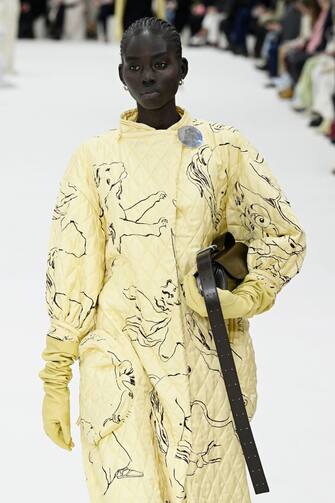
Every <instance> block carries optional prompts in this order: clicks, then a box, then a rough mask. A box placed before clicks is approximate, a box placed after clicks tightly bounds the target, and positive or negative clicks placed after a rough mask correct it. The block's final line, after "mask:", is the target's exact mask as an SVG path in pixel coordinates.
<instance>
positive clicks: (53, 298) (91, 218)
mask: <svg viewBox="0 0 335 503" xmlns="http://www.w3.org/2000/svg"><path fill="white" fill-rule="evenodd" d="M88 162H89V158H88V155H87V150H86V149H85V148H84V147H83V146H81V147H79V148H78V149H77V151H76V152H75V153H74V154H73V156H72V158H71V160H70V162H69V164H68V167H67V169H66V171H65V173H64V175H63V177H62V179H61V182H60V187H59V191H58V195H57V199H56V204H55V206H54V211H53V216H52V223H51V230H50V236H49V243H48V260H47V271H46V290H45V297H46V302H47V306H48V313H49V317H50V330H49V332H48V334H47V335H48V336H51V337H53V338H55V339H58V340H61V341H69V342H70V341H72V342H74V343H79V342H80V340H81V339H82V338H83V337H84V336H85V335H86V334H87V333H88V332H89V331H90V330H91V329H92V327H93V325H94V322H95V314H96V306H97V299H98V296H99V293H100V291H101V288H102V286H103V278H104V250H105V232H104V229H103V226H102V222H101V220H100V217H99V215H100V206H99V198H98V194H97V191H96V187H95V185H94V180H93V178H92V176H91V174H90V171H89V169H88Z"/></svg>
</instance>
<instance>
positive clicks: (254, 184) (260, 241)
mask: <svg viewBox="0 0 335 503" xmlns="http://www.w3.org/2000/svg"><path fill="white" fill-rule="evenodd" d="M229 150H230V159H229V168H228V188H227V205H226V219H227V230H228V231H230V232H231V233H232V234H233V235H234V237H235V239H236V241H240V242H242V243H245V244H246V245H247V246H248V247H249V248H248V256H247V260H248V270H249V273H248V275H247V276H246V278H245V279H244V281H243V283H242V284H241V285H239V286H238V287H237V288H236V289H235V290H234V291H233V293H230V292H226V291H223V290H221V291H220V290H219V296H220V300H221V303H222V304H223V305H224V304H225V303H227V304H229V302H233V301H234V299H235V300H236V309H237V312H236V314H237V315H241V316H247V317H251V316H253V315H255V314H258V313H261V312H264V311H266V310H268V309H270V308H271V306H272V305H273V303H274V302H275V298H276V295H277V294H278V292H279V291H280V290H281V289H282V287H283V286H284V285H285V284H287V283H288V282H289V281H290V280H291V279H292V278H293V277H294V276H295V275H296V274H297V273H298V272H299V271H300V268H301V265H302V263H303V260H304V257H305V253H306V243H305V233H304V231H303V230H302V228H301V226H300V224H299V222H298V219H297V217H296V215H295V213H294V212H293V210H292V208H291V205H290V203H289V201H288V200H287V198H286V196H285V194H284V193H283V191H282V189H281V187H280V185H279V184H278V182H277V180H276V179H275V177H274V176H273V174H272V172H271V170H270V168H269V166H268V165H267V163H266V161H265V160H264V158H263V157H262V155H261V154H260V153H259V152H258V151H257V150H256V148H255V147H254V146H253V145H251V144H250V142H249V141H248V140H246V139H245V138H244V137H243V136H241V135H240V134H239V133H237V134H236V141H234V140H233V141H232V144H231V145H230V147H229ZM234 295H235V297H234ZM236 296H238V297H239V299H240V304H239V303H238V302H237V300H239V299H237V297H236ZM242 301H243V302H242ZM232 307H233V306H232ZM240 308H241V312H239V309H240Z"/></svg>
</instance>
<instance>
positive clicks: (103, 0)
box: [96, 0, 115, 42]
mask: <svg viewBox="0 0 335 503" xmlns="http://www.w3.org/2000/svg"><path fill="white" fill-rule="evenodd" d="M96 4H97V5H98V15H97V20H98V24H99V25H100V26H101V28H102V33H103V37H104V40H105V42H108V41H109V34H108V20H109V18H110V17H111V16H114V11H115V2H114V0H96Z"/></svg>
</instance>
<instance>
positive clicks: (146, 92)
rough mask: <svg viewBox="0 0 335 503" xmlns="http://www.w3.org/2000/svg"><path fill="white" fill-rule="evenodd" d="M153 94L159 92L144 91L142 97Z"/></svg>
mask: <svg viewBox="0 0 335 503" xmlns="http://www.w3.org/2000/svg"><path fill="white" fill-rule="evenodd" d="M155 94H159V91H156V90H151V91H144V93H142V96H154V95H155Z"/></svg>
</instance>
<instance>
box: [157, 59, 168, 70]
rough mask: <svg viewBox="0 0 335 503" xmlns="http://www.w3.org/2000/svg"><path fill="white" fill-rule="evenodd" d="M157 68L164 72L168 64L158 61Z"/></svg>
mask: <svg viewBox="0 0 335 503" xmlns="http://www.w3.org/2000/svg"><path fill="white" fill-rule="evenodd" d="M155 67H156V68H159V69H161V70H163V69H164V68H166V67H167V63H165V61H158V62H157V63H155Z"/></svg>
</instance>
